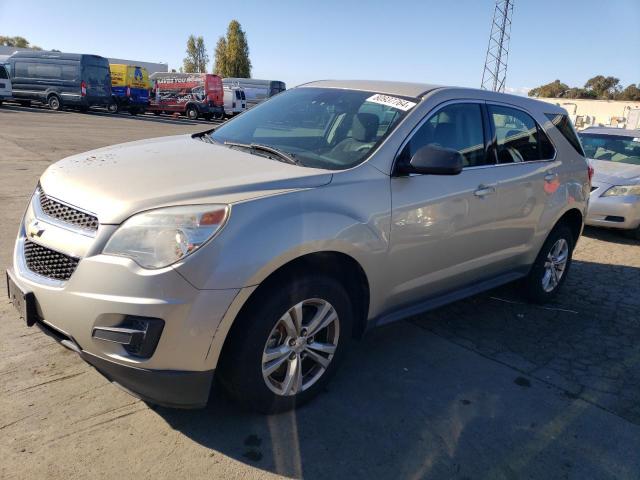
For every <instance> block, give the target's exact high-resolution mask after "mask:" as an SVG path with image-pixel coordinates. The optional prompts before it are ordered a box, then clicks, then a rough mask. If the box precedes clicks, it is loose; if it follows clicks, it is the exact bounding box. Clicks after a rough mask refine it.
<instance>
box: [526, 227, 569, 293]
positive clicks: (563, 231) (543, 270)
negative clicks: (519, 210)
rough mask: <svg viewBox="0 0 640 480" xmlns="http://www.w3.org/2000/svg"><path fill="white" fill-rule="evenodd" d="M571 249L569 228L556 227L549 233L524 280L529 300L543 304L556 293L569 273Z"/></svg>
mask: <svg viewBox="0 0 640 480" xmlns="http://www.w3.org/2000/svg"><path fill="white" fill-rule="evenodd" d="M573 247H574V238H573V232H572V231H571V229H570V228H569V227H567V226H566V225H558V226H556V227H555V228H554V229H553V230H552V231H551V233H550V234H549V236H548V237H547V240H546V241H545V242H544V245H543V246H542V249H541V250H540V253H539V254H538V257H537V258H536V261H535V263H534V264H533V267H532V268H531V271H530V272H529V275H528V276H527V277H526V278H525V280H524V286H525V294H526V296H527V297H528V298H529V300H531V301H533V302H535V303H545V302H548V301H549V300H551V299H552V298H553V297H554V296H555V295H556V294H557V293H558V290H559V289H560V287H561V286H562V284H563V283H564V282H565V280H566V279H567V274H568V273H569V267H570V266H571V259H572V255H573Z"/></svg>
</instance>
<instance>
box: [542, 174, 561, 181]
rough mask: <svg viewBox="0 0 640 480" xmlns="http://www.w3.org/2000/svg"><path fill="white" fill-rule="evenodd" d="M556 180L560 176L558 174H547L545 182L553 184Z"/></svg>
mask: <svg viewBox="0 0 640 480" xmlns="http://www.w3.org/2000/svg"><path fill="white" fill-rule="evenodd" d="M556 178H558V174H557V173H547V174H546V175H545V176H544V181H545V182H553V181H554V180H555V179H556Z"/></svg>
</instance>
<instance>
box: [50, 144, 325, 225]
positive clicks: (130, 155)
mask: <svg viewBox="0 0 640 480" xmlns="http://www.w3.org/2000/svg"><path fill="white" fill-rule="evenodd" d="M331 178H332V174H331V171H329V170H320V169H315V168H305V167H299V166H297V165H291V164H288V163H283V162H280V161H277V160H271V159H269V158H266V157H262V156H258V155H254V154H250V153H247V152H243V151H239V150H236V149H230V148H228V147H225V146H222V145H215V144H211V143H206V142H203V141H201V140H200V139H199V138H197V137H192V136H191V135H180V136H174V137H162V138H156V139H151V140H140V141H137V142H130V143H123V144H120V145H114V146H111V147H105V148H100V149H97V150H92V151H90V152H86V153H82V154H79V155H73V156H71V157H67V158H65V159H63V160H60V161H59V162H57V163H55V164H53V165H51V166H50V167H49V168H48V169H47V170H46V171H45V173H44V174H43V175H42V177H41V179H40V184H41V187H42V189H43V190H44V192H45V193H46V194H47V195H49V196H51V197H55V198H57V199H59V200H62V201H63V202H66V203H68V204H71V205H75V206H77V207H79V208H81V209H83V210H87V211H89V212H92V213H94V214H96V215H97V216H98V219H99V220H100V223H103V224H119V223H121V222H122V221H124V220H126V219H127V218H128V217H129V216H131V215H132V214H133V213H136V212H139V211H142V210H147V209H150V208H155V207H162V206H168V205H185V204H190V203H194V204H197V203H234V202H239V201H243V200H247V199H250V198H256V197H259V196H265V195H271V194H274V193H279V192H283V191H287V190H293V189H304V188H313V187H318V186H321V185H326V184H327V183H329V182H330V181H331Z"/></svg>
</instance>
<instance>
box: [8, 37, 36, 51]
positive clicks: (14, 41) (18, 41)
mask: <svg viewBox="0 0 640 480" xmlns="http://www.w3.org/2000/svg"><path fill="white" fill-rule="evenodd" d="M0 45H2V46H4V47H16V48H32V49H34V50H42V48H40V47H38V46H37V45H31V44H30V43H29V40H27V39H26V38H24V37H19V36H18V37H4V36H2V35H0Z"/></svg>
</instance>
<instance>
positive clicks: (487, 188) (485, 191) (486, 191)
mask: <svg viewBox="0 0 640 480" xmlns="http://www.w3.org/2000/svg"><path fill="white" fill-rule="evenodd" d="M495 191H496V187H493V186H491V185H478V189H477V190H476V191H475V192H473V194H474V195H475V196H476V197H486V196H487V195H491V194H492V193H495Z"/></svg>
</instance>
